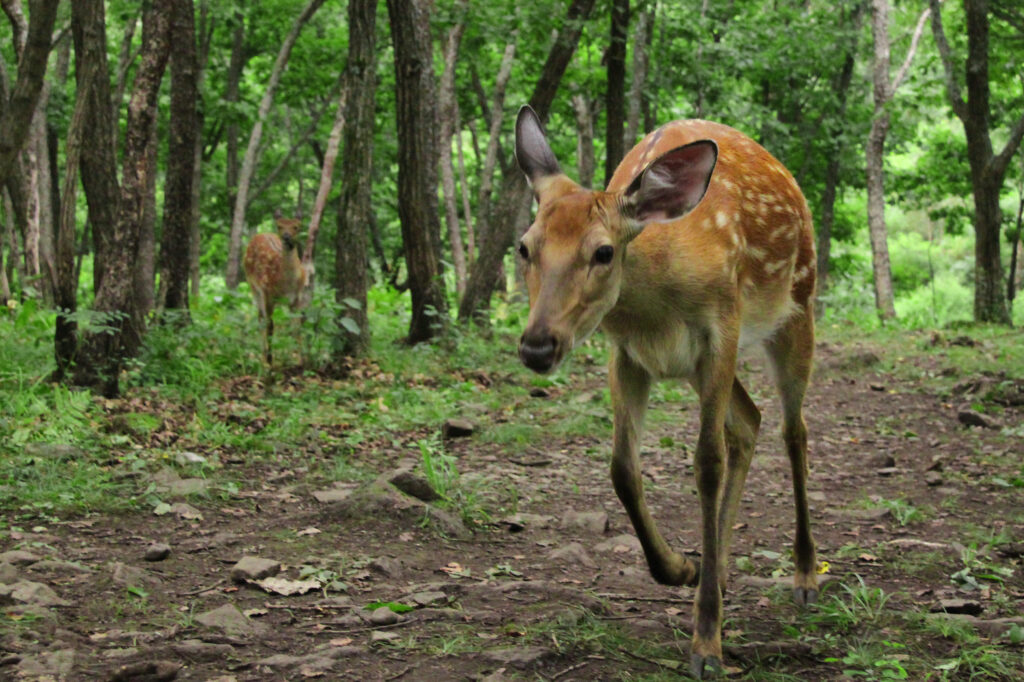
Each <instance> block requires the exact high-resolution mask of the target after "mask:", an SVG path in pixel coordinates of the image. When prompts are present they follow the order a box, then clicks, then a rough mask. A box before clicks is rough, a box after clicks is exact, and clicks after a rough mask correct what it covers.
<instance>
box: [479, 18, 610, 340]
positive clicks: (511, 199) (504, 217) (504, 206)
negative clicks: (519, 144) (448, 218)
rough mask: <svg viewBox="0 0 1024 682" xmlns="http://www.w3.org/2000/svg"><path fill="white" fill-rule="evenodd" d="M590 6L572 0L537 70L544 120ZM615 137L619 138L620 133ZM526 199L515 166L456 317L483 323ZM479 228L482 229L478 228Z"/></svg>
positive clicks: (535, 100) (535, 103) (534, 102)
mask: <svg viewBox="0 0 1024 682" xmlns="http://www.w3.org/2000/svg"><path fill="white" fill-rule="evenodd" d="M593 7H594V0H573V2H572V3H571V4H570V5H569V9H568V16H567V18H566V22H565V25H564V26H563V27H562V30H561V31H559V33H558V36H557V37H556V38H555V41H554V44H553V45H552V47H551V51H550V52H549V53H548V57H547V60H546V61H545V63H544V67H543V68H542V70H541V75H540V79H539V80H538V81H537V84H536V86H535V87H534V90H533V94H532V95H531V96H530V105H531V106H532V107H533V109H534V111H536V112H537V114H538V115H539V116H540V118H541V120H542V121H543V120H545V119H546V118H547V116H548V112H549V111H550V110H551V103H552V102H553V101H554V99H555V96H556V95H557V93H558V85H559V83H560V82H561V80H562V76H563V75H564V74H565V69H566V68H567V67H568V65H569V62H570V61H571V60H572V56H573V54H574V53H575V52H576V46H577V44H578V43H579V39H580V34H581V32H582V30H583V23H584V22H585V21H586V19H587V17H588V16H589V15H590V11H591V9H593ZM619 139H620V140H621V139H622V136H621V134H620V136H619ZM529 202H530V189H529V187H528V186H527V184H526V180H525V179H524V178H523V174H522V173H521V172H520V171H519V170H518V169H512V170H511V172H509V173H508V174H507V175H506V176H505V178H504V180H503V182H502V188H501V193H500V195H499V199H498V204H497V206H496V210H495V211H493V212H492V215H493V218H492V219H489V220H488V223H487V232H486V234H481V235H480V237H481V245H480V255H479V257H478V258H477V260H476V262H475V263H474V264H473V269H472V271H471V272H470V276H469V282H468V284H467V286H466V294H465V296H463V297H462V302H461V303H460V305H459V320H461V321H463V322H468V321H469V320H478V321H480V322H484V323H486V321H487V320H486V311H487V310H488V309H489V308H490V300H491V294H492V293H493V292H494V289H495V288H496V287H497V285H498V280H497V277H496V273H500V272H502V267H501V266H502V261H503V260H504V258H505V254H506V253H507V252H508V250H509V248H511V246H512V243H513V241H514V239H515V235H516V224H517V223H516V221H517V220H518V219H519V217H520V215H521V213H520V212H521V211H522V210H523V209H524V206H527V205H528V204H529ZM481 231H483V228H481Z"/></svg>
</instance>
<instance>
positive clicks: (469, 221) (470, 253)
mask: <svg viewBox="0 0 1024 682" xmlns="http://www.w3.org/2000/svg"><path fill="white" fill-rule="evenodd" d="M455 129H456V130H458V131H459V139H458V141H457V142H456V144H455V151H456V158H458V162H459V186H460V187H461V188H462V219H463V220H464V221H466V263H467V266H468V265H469V264H470V263H472V262H473V258H474V257H475V254H476V233H475V232H474V230H473V208H472V206H471V204H470V201H469V183H468V182H467V180H466V160H465V157H464V156H463V153H462V123H461V119H460V116H459V102H458V100H456V101H455ZM467 274H468V269H467ZM465 288H466V287H465V282H463V287H462V289H463V291H465Z"/></svg>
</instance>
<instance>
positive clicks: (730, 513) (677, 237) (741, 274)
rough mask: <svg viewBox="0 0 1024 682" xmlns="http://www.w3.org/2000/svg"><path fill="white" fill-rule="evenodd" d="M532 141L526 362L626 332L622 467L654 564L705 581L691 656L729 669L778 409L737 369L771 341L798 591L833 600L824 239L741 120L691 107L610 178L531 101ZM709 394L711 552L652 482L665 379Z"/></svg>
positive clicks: (548, 361)
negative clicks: (765, 437) (577, 157)
mask: <svg viewBox="0 0 1024 682" xmlns="http://www.w3.org/2000/svg"><path fill="white" fill-rule="evenodd" d="M515 156H516V160H517V163H518V165H519V168H520V169H521V170H522V172H523V173H524V175H525V176H526V180H527V183H528V185H529V186H530V188H531V189H532V190H533V195H534V199H535V200H536V203H537V208H536V214H535V218H534V220H533V222H532V224H531V225H530V226H529V228H528V229H527V230H526V232H525V233H524V235H523V237H522V238H521V241H520V242H519V246H518V252H519V258H520V259H521V261H522V266H523V268H522V269H523V272H524V277H525V280H526V288H527V292H528V298H529V306H530V309H529V315H528V317H527V322H526V327H525V329H524V331H523V334H522V336H521V338H520V340H519V347H518V351H519V359H520V360H521V362H522V363H523V364H524V365H525V366H526V367H527V368H529V369H530V370H533V371H534V372H537V373H540V374H547V373H549V372H552V371H554V370H555V368H557V367H558V366H559V364H560V363H561V362H562V361H563V360H565V358H566V357H567V356H568V354H569V353H570V351H571V350H572V349H573V348H576V347H578V346H579V345H580V344H581V343H582V342H583V341H584V340H586V339H587V338H588V337H589V336H590V335H591V334H592V333H593V332H594V331H596V330H597V329H598V328H600V329H602V330H603V331H604V333H605V335H606V337H607V338H608V340H609V342H610V358H609V368H608V382H609V387H610V393H611V402H612V411H613V436H612V458H611V479H612V484H613V487H614V490H615V493H616V495H617V496H618V498H619V500H620V502H621V503H622V505H623V507H624V508H625V511H626V514H627V515H628V517H629V519H630V521H631V523H632V525H633V528H634V530H635V531H636V534H637V537H638V539H639V540H640V544H641V546H642V548H643V552H644V556H645V558H646V560H647V565H648V568H649V570H650V573H651V575H652V576H653V578H654V579H655V580H656V581H657V582H659V583H662V584H665V585H687V586H695V587H696V594H695V597H694V612H693V640H692V650H691V659H690V671H691V673H692V674H693V676H694V677H696V678H698V679H703V678H704V676H705V674H707V675H708V676H711V675H714V674H717V673H718V672H720V671H721V666H722V638H721V627H722V594H723V591H724V590H725V588H726V578H727V575H728V568H727V560H728V555H729V547H730V543H731V540H732V529H733V524H734V522H735V519H736V515H737V510H738V508H739V504H740V498H741V496H742V493H743V486H744V484H745V482H746V477H747V472H748V469H749V467H750V462H751V459H752V457H753V452H754V446H755V442H756V440H757V435H758V431H759V429H760V424H761V413H760V411H759V409H758V408H757V406H756V405H755V404H754V402H753V400H752V399H751V398H750V395H749V394H748V393H747V391H746V389H745V388H744V386H743V384H742V383H741V382H740V380H739V378H738V377H737V374H736V372H737V354H738V352H739V350H740V349H741V348H746V347H749V346H761V347H763V348H764V350H765V351H766V354H767V359H768V363H767V364H768V366H769V368H770V370H771V373H772V374H773V376H774V381H775V386H776V388H777V390H778V393H779V395H780V397H781V402H782V411H783V426H782V436H783V441H784V443H785V449H786V452H787V454H788V456H789V461H790V468H791V471H792V479H793V497H794V503H795V508H796V534H795V539H794V547H793V549H794V555H795V562H794V563H795V575H794V577H793V597H794V599H795V601H796V602H797V603H798V604H800V605H801V606H804V605H807V604H810V603H812V602H814V601H816V600H817V596H818V586H817V577H816V569H817V561H816V559H815V545H814V540H813V538H812V536H811V529H810V514H809V511H808V506H807V477H808V463H807V427H806V425H805V422H804V418H803V401H804V394H805V392H806V388H807V384H808V381H809V377H810V372H811V365H812V355H813V351H814V316H813V301H812V299H813V293H814V287H815V254H814V237H813V228H812V223H811V215H810V210H809V209H808V207H807V201H806V200H805V198H804V196H803V193H802V192H801V190H800V188H799V187H798V186H797V183H796V181H795V179H794V178H793V176H792V175H791V174H790V172H789V171H788V170H786V168H785V167H784V166H783V165H782V164H781V163H780V162H779V161H778V160H777V159H775V157H773V156H772V155H771V154H770V153H769V152H768V151H767V150H765V149H764V148H763V147H762V146H761V145H759V144H757V143H756V142H755V141H754V140H752V139H750V138H749V137H747V136H746V135H744V134H743V133H741V132H739V131H738V130H735V129H733V128H731V127H729V126H726V125H723V124H720V123H713V122H710V121H703V120H695V119H694V120H679V121H673V122H671V123H668V124H666V125H663V126H661V127H660V128H658V129H657V130H655V131H653V132H651V133H649V134H648V135H647V136H646V137H644V138H643V139H642V140H641V141H640V142H639V143H638V144H637V145H636V147H634V148H633V149H632V150H631V151H630V152H629V153H628V154H626V156H625V158H623V160H622V162H621V163H620V164H619V166H618V168H617V169H616V171H615V173H614V174H613V175H612V177H611V179H610V181H609V182H608V186H607V189H606V190H605V191H595V190H590V189H586V188H584V187H581V186H580V185H578V184H577V183H576V182H574V181H573V180H571V179H570V178H569V177H568V176H567V175H565V174H564V173H563V172H562V171H561V169H560V167H559V164H558V161H557V159H556V158H555V155H554V153H553V152H552V150H551V146H550V145H549V143H548V140H547V137H546V134H545V132H544V129H543V127H542V124H541V121H540V119H539V118H538V116H537V114H536V113H535V112H534V111H533V109H532V108H530V107H529V106H524V107H523V108H522V109H520V111H519V115H518V118H517V120H516V127H515ZM663 379H683V380H686V381H687V382H689V383H690V384H691V385H692V386H693V388H694V390H695V391H696V393H697V396H698V399H699V406H700V426H699V435H698V439H697V446H696V449H695V454H694V474H695V477H696V485H697V491H698V499H699V506H700V537H701V545H702V551H701V557H700V559H698V560H692V559H690V558H687V557H685V556H684V555H682V554H680V553H677V552H675V551H673V550H672V549H671V548H670V547H669V545H668V543H667V542H666V541H665V540H664V538H663V537H662V535H661V533H660V532H659V531H658V527H657V525H656V524H655V521H654V519H653V517H652V515H651V512H650V510H649V508H648V506H647V503H646V501H645V497H644V487H643V482H642V480H641V472H640V461H639V456H638V446H639V442H640V440H641V436H642V430H643V421H644V415H645V412H646V410H647V404H648V396H649V392H650V388H651V385H652V382H654V381H659V380H663Z"/></svg>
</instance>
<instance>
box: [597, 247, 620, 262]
mask: <svg viewBox="0 0 1024 682" xmlns="http://www.w3.org/2000/svg"><path fill="white" fill-rule="evenodd" d="M614 255H615V249H614V248H612V247H611V246H609V245H608V244H605V245H603V246H599V247H597V251H595V252H594V260H595V261H597V262H598V263H600V264H601V265H608V264H609V263H611V262H612V257H613V256H614Z"/></svg>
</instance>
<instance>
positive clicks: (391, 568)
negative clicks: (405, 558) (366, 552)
mask: <svg viewBox="0 0 1024 682" xmlns="http://www.w3.org/2000/svg"><path fill="white" fill-rule="evenodd" d="M366 567H367V568H368V569H370V570H371V571H373V572H374V573H379V574H380V575H382V576H384V577H385V578H398V577H401V575H402V562H400V561H399V560H398V559H392V558H390V557H386V556H385V557H377V558H376V559H374V560H372V561H371V562H370V563H369V564H367V565H366Z"/></svg>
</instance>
